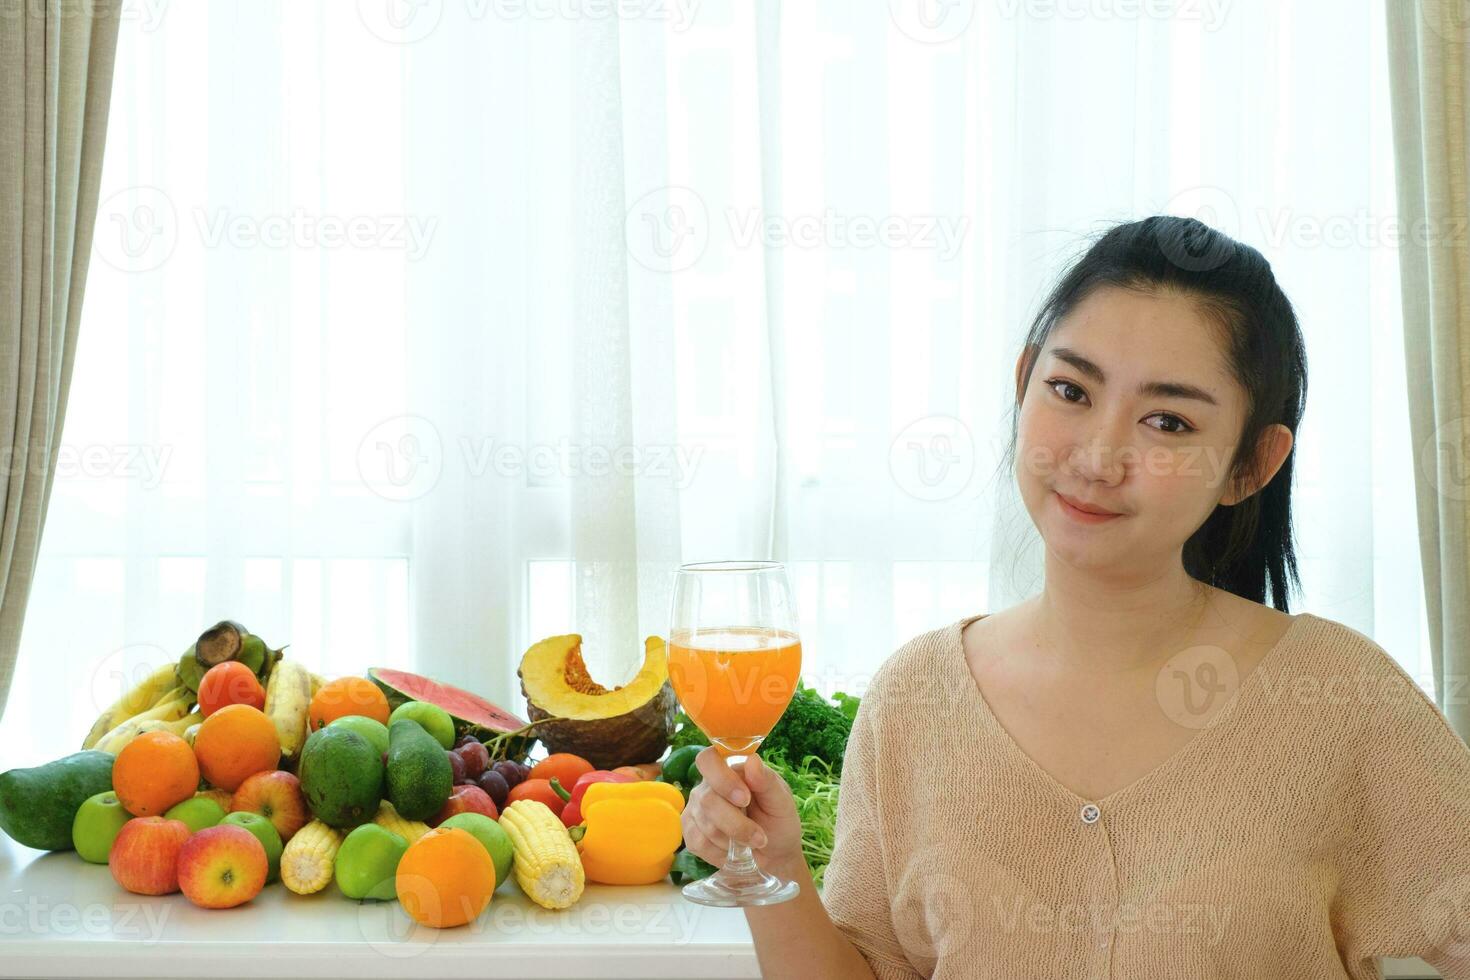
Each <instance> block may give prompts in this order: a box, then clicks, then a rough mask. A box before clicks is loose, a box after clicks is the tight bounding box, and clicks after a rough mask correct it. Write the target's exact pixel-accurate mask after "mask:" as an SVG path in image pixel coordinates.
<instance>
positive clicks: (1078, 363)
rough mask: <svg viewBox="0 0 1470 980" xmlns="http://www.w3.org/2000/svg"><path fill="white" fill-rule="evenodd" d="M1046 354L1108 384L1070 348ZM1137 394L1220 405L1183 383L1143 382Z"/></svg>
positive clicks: (1097, 370) (1055, 349) (1088, 361)
mask: <svg viewBox="0 0 1470 980" xmlns="http://www.w3.org/2000/svg"><path fill="white" fill-rule="evenodd" d="M1047 353H1048V354H1050V355H1051V356H1052V357H1055V358H1057V359H1058V360H1061V361H1066V362H1067V363H1068V364H1070V365H1072V366H1073V367H1074V368H1076V369H1077V370H1079V371H1081V372H1082V373H1083V374H1085V375H1087V376H1088V377H1089V378H1091V379H1092V380H1094V381H1096V382H1097V383H1098V384H1107V382H1108V379H1107V375H1105V374H1104V373H1103V369H1102V368H1100V367H1098V366H1097V365H1096V364H1094V363H1093V362H1092V361H1090V360H1088V359H1087V358H1086V357H1083V356H1082V355H1081V354H1079V353H1078V352H1077V351H1075V350H1073V349H1072V348H1070V347H1053V348H1051V349H1050V350H1048V351H1047ZM1138 393H1139V394H1140V395H1152V396H1153V397H1155V398H1190V399H1193V400H1195V401H1201V402H1205V403H1206V404H1209V405H1216V406H1218V405H1219V404H1220V403H1219V402H1217V401H1216V400H1215V396H1214V395H1212V394H1210V393H1209V392H1208V391H1205V390H1204V389H1203V388H1201V387H1199V386H1198V385H1192V384H1185V383H1184V382H1183V381H1145V382H1143V383H1142V384H1140V385H1139V386H1138Z"/></svg>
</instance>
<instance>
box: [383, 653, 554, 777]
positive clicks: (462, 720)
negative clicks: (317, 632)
mask: <svg viewBox="0 0 1470 980" xmlns="http://www.w3.org/2000/svg"><path fill="white" fill-rule="evenodd" d="M367 676H368V679H369V680H371V681H372V682H373V683H374V684H376V685H378V688H379V689H380V690H382V692H383V694H384V696H386V697H387V698H388V707H389V709H390V710H391V709H393V708H396V707H398V706H399V705H400V704H403V703H404V702H405V701H426V702H428V703H429V704H436V705H438V706H439V707H441V708H443V709H444V710H445V711H447V712H449V716H450V717H451V718H453V719H454V734H455V737H456V738H458V737H460V736H463V735H473V736H474V737H475V738H478V739H479V740H480V741H482V742H484V741H488V740H490V739H491V738H494V737H495V736H497V735H504V734H506V733H508V732H515V731H518V730H519V729H522V728H525V727H526V726H527V725H528V724H529V723H528V722H526V721H523V720H522V719H520V718H518V717H516V716H515V715H513V714H511V713H510V712H509V711H506V710H505V709H504V708H502V707H500V706H499V705H496V704H491V703H490V702H489V701H486V700H485V699H484V698H482V697H480V696H479V695H478V694H471V693H470V692H469V691H465V690H462V689H460V688H458V687H455V686H453V685H452V684H445V683H444V682H443V681H436V680H434V679H433V678H432V677H424V676H423V675H422V674H410V673H409V672H408V671H406V670H393V669H392V668H389V667H371V668H369V669H368V672H367ZM509 741H510V745H509V747H508V756H509V757H510V758H512V759H517V758H523V757H524V756H525V755H527V754H528V753H529V752H530V749H531V744H532V743H533V742H535V741H536V736H535V735H531V734H527V735H524V736H520V737H517V738H515V739H511V740H509Z"/></svg>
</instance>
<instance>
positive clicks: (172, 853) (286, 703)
mask: <svg viewBox="0 0 1470 980" xmlns="http://www.w3.org/2000/svg"><path fill="white" fill-rule="evenodd" d="M580 644H581V638H580V637H578V636H576V635H575V634H569V635H566V636H559V637H551V638H549V639H547V640H543V641H541V642H539V643H537V644H535V645H533V646H532V647H531V648H530V649H529V650H528V651H527V652H526V654H525V656H524V657H523V658H522V661H521V665H520V676H521V681H522V692H523V693H524V694H525V696H526V699H527V703H528V706H529V709H528V710H529V714H530V715H531V718H532V720H531V721H530V722H526V721H523V720H522V719H520V718H518V717H516V716H515V715H513V714H511V713H510V712H507V711H505V710H504V709H502V708H499V707H497V706H496V705H493V704H491V703H490V702H488V701H485V700H484V699H482V698H479V697H477V696H475V695H473V694H471V693H469V692H467V691H463V690H460V689H458V688H455V687H451V686H449V685H447V684H443V683H440V682H437V681H434V680H431V679H429V678H426V677H421V676H419V675H415V674H410V673H407V672H404V671H399V670H390V669H386V668H372V669H370V670H368V671H367V672H366V676H361V677H359V676H346V677H338V678H333V679H327V678H323V677H319V676H317V675H316V674H314V673H312V672H311V671H310V670H308V669H306V668H305V667H304V666H303V665H301V664H300V663H298V662H297V661H295V660H293V659H289V658H287V657H285V656H284V648H283V649H278V650H272V649H270V648H269V646H268V645H267V644H266V643H265V642H264V641H263V640H262V639H261V638H260V637H258V636H255V635H254V634H251V633H250V632H248V631H247V630H246V629H245V628H244V627H243V626H241V625H240V624H238V623H236V622H233V621H225V622H222V623H219V624H217V625H215V626H213V627H211V628H210V629H208V630H206V631H205V632H204V633H202V634H201V635H200V637H199V638H198V640H196V641H195V643H194V644H193V645H191V646H190V647H189V649H188V650H187V651H186V652H185V653H184V655H183V656H182V657H181V658H180V659H179V661H178V662H177V663H170V664H167V665H163V666H161V667H159V668H158V669H157V670H155V671H153V672H152V673H151V674H150V675H149V676H148V677H146V678H145V679H144V680H143V681H141V682H140V683H138V684H137V685H136V686H134V687H133V688H132V689H131V690H129V691H127V692H125V693H124V694H123V695H122V696H121V697H120V698H119V699H118V701H117V703H115V704H113V705H112V706H111V707H109V708H108V709H107V710H106V711H104V712H102V714H101V715H100V716H99V717H98V719H97V721H96V723H95V724H94V725H93V726H92V730H91V731H90V732H89V733H88V734H87V736H86V738H85V739H84V741H83V745H82V751H80V752H77V753H74V754H72V755H69V756H66V757H64V758H62V759H58V760H56V761H54V762H51V763H48V764H45V765H42V766H38V767H35V768H30V769H15V770H11V771H10V772H6V773H0V830H3V831H4V832H5V833H7V834H8V835H10V836H11V837H12V838H14V839H15V840H16V841H18V842H19V843H21V844H23V845H25V846H27V847H32V848H39V849H44V850H68V849H75V851H76V852H77V854H78V855H79V856H80V857H81V858H82V860H84V861H88V862H92V863H96V864H106V865H108V867H109V868H110V870H111V874H112V876H113V877H114V878H115V879H116V881H117V883H118V884H119V885H120V886H121V887H122V888H124V889H126V890H127V891H129V892H133V893H136V894H143V895H165V894H170V893H173V892H180V891H181V892H182V893H183V894H184V895H185V896H186V897H187V898H188V899H189V900H190V901H192V902H194V903H195V904H197V905H199V906H202V907H205V908H229V907H233V906H237V905H240V904H242V903H244V902H248V901H250V900H251V899H252V898H254V897H255V896H256V895H257V894H259V893H260V892H261V890H262V889H263V888H265V887H267V886H269V885H270V884H271V883H273V882H276V881H279V882H281V883H282V885H283V886H284V887H285V888H286V889H287V890H289V891H291V892H293V893H297V894H303V895H305V894H312V893H315V892H319V891H321V890H323V889H325V888H326V887H327V886H328V885H329V884H332V883H333V882H335V884H336V886H337V888H338V890H339V891H340V892H341V893H342V895H344V896H346V897H347V898H351V899H358V900H397V901H398V902H400V903H401V904H402V906H403V908H404V910H405V912H407V913H408V915H410V916H411V917H412V918H413V919H415V920H416V921H418V922H421V923H424V924H426V925H430V926H437V927H448V926H454V925H459V924H463V923H465V922H469V921H471V920H473V919H474V918H476V917H477V916H478V915H479V914H480V913H481V912H482V911H483V910H484V909H485V907H486V906H487V905H488V904H489V902H490V900H491V897H492V896H493V894H494V892H495V891H496V889H497V888H498V887H499V886H500V885H502V884H503V883H504V882H505V881H506V880H507V879H508V878H510V877H514V878H515V879H516V881H517V884H518V885H519V886H520V888H521V890H522V891H523V892H524V893H525V894H526V895H527V896H528V897H529V898H530V899H531V900H532V901H534V902H536V903H538V904H539V905H542V906H544V907H546V908H550V909H561V908H567V907H569V906H571V905H572V904H574V903H575V902H576V901H577V900H578V899H579V898H580V897H581V895H582V892H583V887H584V885H585V883H586V882H588V881H592V882H598V883H605V884H651V883H654V882H658V881H666V880H669V878H670V874H671V871H673V872H674V878H675V881H676V882H677V881H678V880H679V879H680V877H681V872H682V877H685V878H687V877H690V876H698V874H701V873H708V871H712V870H713V869H712V868H709V866H708V865H703V862H694V861H690V860H689V859H690V858H692V855H689V854H688V853H687V852H685V851H682V850H681V849H682V844H683V842H682V834H681V823H680V819H681V816H680V815H681V814H682V812H683V808H684V805H685V803H686V801H687V799H688V793H689V791H690V789H692V788H693V785H694V784H695V782H697V774H698V770H697V768H695V767H693V766H691V765H690V762H691V759H692V756H693V755H694V754H695V753H696V752H697V749H696V748H694V747H692V746H690V747H682V748H681V747H676V748H675V750H674V751H672V752H670V751H669V750H670V744H671V739H672V738H673V737H674V735H675V732H676V727H675V726H676V717H682V715H678V714H677V707H678V706H677V704H676V702H675V700H674V698H673V694H672V689H671V687H670V685H669V681H668V668H667V662H666V657H665V650H664V643H663V641H662V640H661V639H659V638H658V637H650V638H649V639H648V640H647V641H646V643H645V649H644V663H643V666H642V669H641V670H640V672H639V673H638V675H637V676H636V677H635V678H634V679H633V680H631V681H630V682H628V683H627V684H625V685H622V686H620V687H618V688H615V689H612V690H609V689H606V688H603V687H601V686H599V685H597V684H596V683H595V682H593V681H592V680H591V678H590V677H589V676H588V675H587V672H586V668H585V665H584V664H583V663H582V659H581V652H580ZM537 743H540V745H541V746H543V747H544V748H545V749H546V751H547V752H548V753H549V754H547V755H546V756H545V757H544V758H541V759H539V760H536V761H533V760H532V759H531V751H532V749H533V747H535V746H536V744H537ZM660 759H662V760H663V761H662V762H660V761H659V760H660ZM676 857H678V858H680V859H681V864H680V865H679V869H680V870H676V869H675V860H676ZM691 869H697V870H691Z"/></svg>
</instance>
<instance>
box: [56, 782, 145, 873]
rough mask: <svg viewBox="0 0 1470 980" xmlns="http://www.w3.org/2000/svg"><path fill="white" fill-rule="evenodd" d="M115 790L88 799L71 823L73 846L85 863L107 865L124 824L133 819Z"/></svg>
mask: <svg viewBox="0 0 1470 980" xmlns="http://www.w3.org/2000/svg"><path fill="white" fill-rule="evenodd" d="M132 816H133V815H132V814H131V813H129V812H128V811H126V810H124V809H123V806H122V804H121V803H119V802H118V800H117V794H116V793H114V792H113V791H112V790H108V791H107V792H105V793H98V794H97V795H96V796H89V797H88V798H87V799H86V800H85V801H83V803H82V805H81V807H80V808H79V809H78V810H77V815H76V816H75V817H74V818H73V819H72V822H71V843H72V846H73V847H75V848H76V849H77V854H79V855H81V858H82V860H83V861H87V862H90V863H92V864H106V863H107V855H108V853H109V852H110V851H111V850H112V842H113V841H114V840H116V839H117V834H118V831H120V830H122V825H123V824H125V823H127V822H128V821H129V820H131V819H132Z"/></svg>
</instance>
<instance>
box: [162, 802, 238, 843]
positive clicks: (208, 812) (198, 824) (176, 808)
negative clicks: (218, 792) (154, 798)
mask: <svg viewBox="0 0 1470 980" xmlns="http://www.w3.org/2000/svg"><path fill="white" fill-rule="evenodd" d="M224 818H225V808H224V807H222V806H220V805H219V804H218V803H216V802H215V801H214V800H212V799H210V798H209V797H207V796H191V797H189V798H188V799H187V800H184V801H182V802H180V803H175V804H174V805H173V806H171V807H169V808H168V810H166V811H165V812H164V814H163V819H165V820H182V821H184V823H186V824H188V826H189V833H191V834H197V833H199V831H201V830H203V829H204V828H205V827H213V826H214V825H215V824H217V823H219V822H220V821H221V820H223V819H224Z"/></svg>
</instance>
